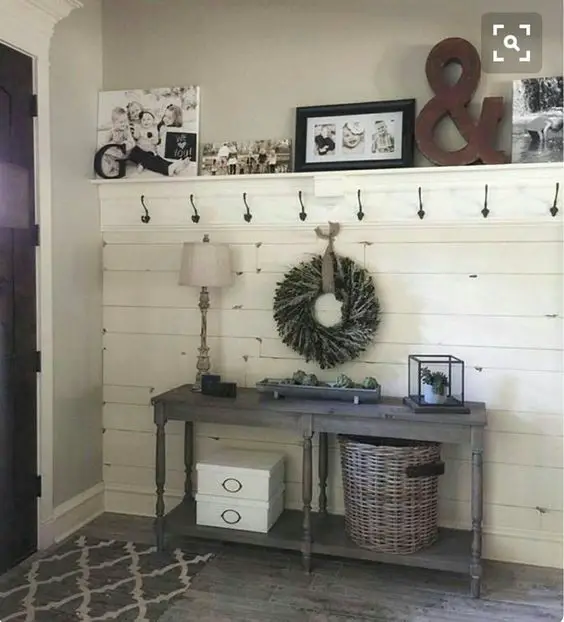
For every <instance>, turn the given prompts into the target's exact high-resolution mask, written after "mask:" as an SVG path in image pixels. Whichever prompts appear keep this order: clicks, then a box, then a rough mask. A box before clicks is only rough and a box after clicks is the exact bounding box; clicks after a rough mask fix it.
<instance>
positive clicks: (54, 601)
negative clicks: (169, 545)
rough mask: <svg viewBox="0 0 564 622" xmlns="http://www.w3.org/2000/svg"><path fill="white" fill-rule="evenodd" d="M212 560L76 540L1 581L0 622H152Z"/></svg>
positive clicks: (110, 542) (184, 553)
mask: <svg viewBox="0 0 564 622" xmlns="http://www.w3.org/2000/svg"><path fill="white" fill-rule="evenodd" d="M203 546H205V545H203ZM211 557H212V554H211V553H206V554H198V553H195V552H194V551H190V550H181V549H175V550H173V551H170V552H169V551H167V552H166V553H158V552H157V550H156V548H155V547H154V546H149V545H146V544H136V543H134V542H119V541H116V540H98V539H95V538H89V537H88V538H87V537H84V536H78V537H76V538H75V539H73V540H70V541H67V542H66V543H64V544H62V545H61V546H60V547H58V548H57V549H56V550H55V551H54V552H52V553H49V554H47V555H43V556H42V555H40V556H38V557H37V558H35V559H33V560H32V561H31V562H30V563H27V564H25V565H22V566H21V567H20V568H18V569H16V570H15V571H13V572H11V573H9V574H8V575H7V576H6V577H4V578H0V620H1V621H2V622H47V621H48V622H72V621H73V620H81V621H82V622H96V621H99V620H117V621H118V622H155V621H157V620H158V619H159V617H160V616H161V614H162V613H163V612H164V611H166V609H167V608H168V607H169V606H170V604H171V603H172V602H173V601H174V600H176V599H177V598H179V597H181V596H182V595H184V593H185V592H186V590H187V589H188V587H189V586H190V583H191V580H192V577H193V576H194V575H195V574H196V573H197V572H198V571H199V570H200V569H201V568H202V567H203V566H204V564H205V563H206V562H207V561H209V560H210V559H211Z"/></svg>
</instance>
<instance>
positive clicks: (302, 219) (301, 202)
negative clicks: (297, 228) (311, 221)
mask: <svg viewBox="0 0 564 622" xmlns="http://www.w3.org/2000/svg"><path fill="white" fill-rule="evenodd" d="M298 201H299V202H300V205H301V208H302V211H301V212H300V220H301V221H302V222H303V221H304V220H305V219H306V218H307V214H306V211H305V206H304V201H303V199H302V191H301V190H300V191H299V192H298Z"/></svg>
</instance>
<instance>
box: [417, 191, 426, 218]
mask: <svg viewBox="0 0 564 622" xmlns="http://www.w3.org/2000/svg"><path fill="white" fill-rule="evenodd" d="M418 194H419V210H418V212H417V215H418V216H419V218H421V220H423V218H425V210H424V209H423V199H422V198H421V186H419V191H418Z"/></svg>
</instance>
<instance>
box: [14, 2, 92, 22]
mask: <svg viewBox="0 0 564 622" xmlns="http://www.w3.org/2000/svg"><path fill="white" fill-rule="evenodd" d="M16 2H17V3H20V4H23V5H27V6H28V7H31V8H33V9H36V10H39V11H42V12H43V13H45V14H46V15H48V16H49V17H50V18H51V19H52V20H53V21H54V22H55V23H56V22H58V21H60V20H61V19H63V18H65V17H66V16H67V15H68V14H69V13H70V12H71V11H72V10H73V9H79V8H81V7H82V2H80V0H16Z"/></svg>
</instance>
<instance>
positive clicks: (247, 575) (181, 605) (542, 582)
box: [82, 514, 563, 622]
mask: <svg viewBox="0 0 564 622" xmlns="http://www.w3.org/2000/svg"><path fill="white" fill-rule="evenodd" d="M82 532H83V533H84V534H85V535H91V536H95V537H98V538H114V539H125V540H133V541H137V542H152V541H153V532H152V521H151V519H149V518H141V517H132V516H124V515H116V514H104V515H102V516H100V517H99V518H98V519H96V520H95V521H93V522H92V523H90V524H89V525H87V526H86V527H85V528H83V529H82ZM179 544H181V542H179ZM210 551H214V552H215V553H216V556H215V558H214V559H213V561H211V562H210V563H208V564H207V565H206V566H205V568H204V569H203V570H202V572H201V573H200V574H199V575H198V576H197V577H196V578H195V579H194V581H193V584H192V587H191V589H190V590H189V592H188V593H187V595H186V598H183V599H182V600H180V601H179V602H178V603H177V604H176V605H174V606H173V607H172V608H171V610H170V611H168V612H167V613H166V614H165V615H164V616H163V617H162V618H161V620H160V621H159V622H180V621H183V622H196V621H197V622H302V621H303V622H353V621H357V622H447V621H448V622H548V621H550V622H560V621H561V620H562V616H563V609H562V572H561V571H558V570H554V569H542V568H535V567H531V566H516V565H512V564H502V563H493V562H490V563H487V564H486V569H485V588H484V597H483V598H482V599H481V600H479V601H476V600H473V599H471V598H470V597H469V585H468V580H467V578H466V577H463V576H460V575H454V574H449V573H444V572H433V571H428V570H418V569H414V568H408V567H401V566H391V565H383V564H372V563H366V562H356V561H349V560H338V559H330V558H316V560H315V568H314V572H313V573H312V574H311V575H310V576H306V575H305V574H304V573H303V571H302V568H301V564H300V556H299V555H298V554H295V553H282V552H277V551H272V550H266V549H258V548H253V547H248V546H243V545H219V544H217V543H210Z"/></svg>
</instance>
